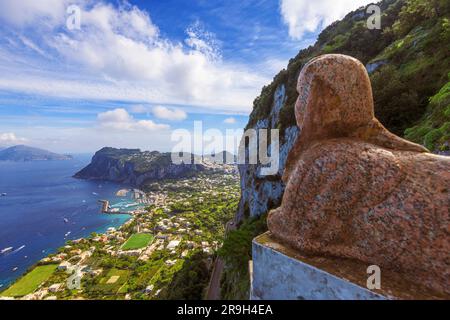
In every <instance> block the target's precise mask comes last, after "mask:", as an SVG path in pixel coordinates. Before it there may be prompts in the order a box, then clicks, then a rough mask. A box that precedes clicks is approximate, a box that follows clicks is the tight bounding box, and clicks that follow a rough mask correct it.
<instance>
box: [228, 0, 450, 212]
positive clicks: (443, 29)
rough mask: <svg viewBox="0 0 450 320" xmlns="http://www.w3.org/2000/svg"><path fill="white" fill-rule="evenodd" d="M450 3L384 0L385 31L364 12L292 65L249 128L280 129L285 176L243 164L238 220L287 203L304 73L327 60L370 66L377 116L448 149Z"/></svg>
mask: <svg viewBox="0 0 450 320" xmlns="http://www.w3.org/2000/svg"><path fill="white" fill-rule="evenodd" d="M449 3H450V2H448V1H425V0H384V1H381V2H380V3H379V6H380V8H381V11H382V13H383V16H382V29H381V30H369V29H368V28H367V25H366V21H367V18H368V17H369V14H366V8H360V9H358V10H356V11H354V12H351V13H349V14H348V15H347V16H346V17H345V18H344V19H343V20H342V21H338V22H335V23H333V24H332V25H330V26H329V27H327V28H326V29H325V30H324V31H323V32H322V33H321V34H320V35H319V37H318V40H317V42H316V44H315V45H314V46H311V47H309V48H307V49H304V50H302V51H300V52H299V54H298V55H297V56H296V57H295V58H293V59H291V60H290V62H289V65H288V67H287V69H285V70H282V71H281V72H280V73H279V74H278V75H276V76H275V78H274V80H273V82H272V83H271V84H269V85H268V86H266V87H264V88H263V90H262V92H261V95H260V96H259V97H257V98H256V99H255V101H254V106H253V111H252V113H251V115H250V119H249V123H248V124H247V127H246V128H247V129H249V128H253V129H259V128H276V129H280V170H279V171H278V173H277V174H276V175H273V176H264V177H263V176H260V175H259V171H260V169H261V168H260V166H258V165H240V166H239V172H240V174H241V189H242V190H241V193H242V196H241V201H240V204H239V211H238V213H237V219H238V220H242V219H243V218H245V217H257V216H260V215H262V214H264V213H266V212H268V211H269V210H270V209H272V208H275V207H277V206H278V205H279V204H280V201H281V197H282V195H283V192H284V185H283V183H282V182H281V175H282V173H283V171H284V164H285V162H286V157H287V154H288V153H289V151H290V149H291V147H292V145H293V143H294V141H295V140H296V138H297V136H298V135H299V132H298V129H297V127H296V123H295V116H294V104H295V101H296V99H297V96H298V94H297V91H296V83H297V79H298V75H299V72H300V70H301V69H302V67H303V66H304V65H305V64H306V63H307V62H308V61H309V60H311V59H312V58H314V57H316V56H319V55H322V54H327V53H341V54H347V55H350V56H353V57H355V58H357V59H359V60H360V61H362V62H363V63H364V64H365V65H366V69H367V70H368V71H369V73H370V75H371V81H372V84H373V94H374V100H375V114H376V116H377V118H378V119H379V120H380V121H381V122H382V124H383V125H385V126H386V127H387V128H388V129H389V130H391V131H392V132H394V133H396V134H398V135H400V136H406V138H409V139H410V140H412V141H414V142H417V143H420V144H423V145H426V146H427V147H428V148H430V149H432V151H433V152H435V153H445V152H446V151H448V148H449V143H448V140H449V139H450V112H448V110H447V109H448V107H447V105H448V103H447V104H445V103H444V102H446V101H448V97H449V95H448V90H447V91H445V90H446V89H445V88H447V89H448V85H447V86H446V85H445V84H446V83H447V82H448V77H447V75H448V73H449V71H450V56H449V55H448V41H449V40H450V23H449V20H448V15H449V13H450V4H449ZM441 88H442V89H441ZM444 89H445V90H444ZM443 90H444V91H445V92H444V93H442V91H443ZM438 92H440V94H439V99H440V100H438V99H437V98H434V99H432V100H431V103H429V101H430V97H432V96H434V95H436V94H437V93H438ZM443 95H444V97H443ZM442 101H444V102H442ZM438 102H439V103H438ZM436 108H439V110H437V111H436ZM411 128H414V129H411ZM405 131H406V134H405Z"/></svg>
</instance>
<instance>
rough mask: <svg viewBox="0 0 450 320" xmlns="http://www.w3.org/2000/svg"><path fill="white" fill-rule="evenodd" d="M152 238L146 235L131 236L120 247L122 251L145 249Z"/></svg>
mask: <svg viewBox="0 0 450 320" xmlns="http://www.w3.org/2000/svg"><path fill="white" fill-rule="evenodd" d="M153 239H154V237H153V236H152V235H151V234H147V233H137V234H133V235H132V236H131V237H130V238H129V239H128V240H127V242H125V243H124V245H123V246H122V250H135V249H140V248H143V247H146V246H147V245H148V244H149V243H150V242H151V241H153Z"/></svg>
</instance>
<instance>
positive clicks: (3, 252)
mask: <svg viewBox="0 0 450 320" xmlns="http://www.w3.org/2000/svg"><path fill="white" fill-rule="evenodd" d="M12 249H13V247H8V248H5V249H2V251H0V253H1V254H6V253H8V252H11V251H12Z"/></svg>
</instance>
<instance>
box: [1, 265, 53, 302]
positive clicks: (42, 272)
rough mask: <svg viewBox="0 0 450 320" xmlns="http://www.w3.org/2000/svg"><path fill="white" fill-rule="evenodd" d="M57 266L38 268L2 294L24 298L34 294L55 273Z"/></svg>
mask: <svg viewBox="0 0 450 320" xmlns="http://www.w3.org/2000/svg"><path fill="white" fill-rule="evenodd" d="M55 270H56V265H54V264H51V265H46V266H38V267H36V268H34V269H33V270H32V271H31V272H29V273H27V274H26V275H25V276H24V277H23V278H21V279H20V280H19V281H17V282H16V283H15V284H14V285H12V286H11V287H10V288H8V289H7V290H5V291H4V292H2V294H1V295H2V296H5V297H23V296H26V295H27V294H30V293H32V292H34V291H35V290H36V289H37V288H38V287H39V286H40V285H41V284H42V283H43V282H44V281H46V280H47V279H48V278H50V276H51V275H52V274H53V272H55Z"/></svg>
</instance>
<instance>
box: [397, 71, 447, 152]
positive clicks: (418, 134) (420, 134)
mask: <svg viewBox="0 0 450 320" xmlns="http://www.w3.org/2000/svg"><path fill="white" fill-rule="evenodd" d="M448 76H449V80H450V73H449V75H448ZM405 135H406V137H407V138H408V139H409V140H411V141H414V142H417V143H421V144H423V145H425V147H427V148H428V149H429V150H432V151H435V152H439V151H450V149H449V148H450V145H449V142H450V82H447V83H446V84H445V85H444V86H443V87H442V88H441V90H439V92H438V93H437V94H436V95H434V96H433V97H432V98H431V99H430V103H429V105H428V108H427V113H426V114H425V116H424V117H423V118H422V120H421V121H420V122H419V124H418V125H416V126H414V127H412V128H410V129H408V130H406V131H405Z"/></svg>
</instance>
